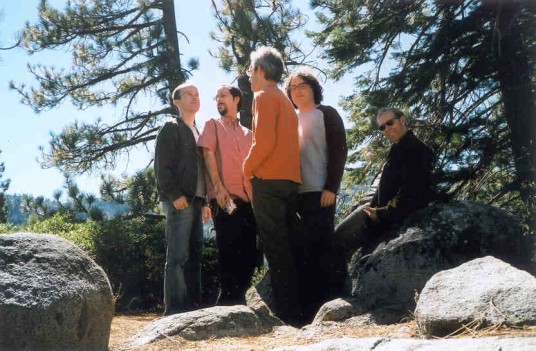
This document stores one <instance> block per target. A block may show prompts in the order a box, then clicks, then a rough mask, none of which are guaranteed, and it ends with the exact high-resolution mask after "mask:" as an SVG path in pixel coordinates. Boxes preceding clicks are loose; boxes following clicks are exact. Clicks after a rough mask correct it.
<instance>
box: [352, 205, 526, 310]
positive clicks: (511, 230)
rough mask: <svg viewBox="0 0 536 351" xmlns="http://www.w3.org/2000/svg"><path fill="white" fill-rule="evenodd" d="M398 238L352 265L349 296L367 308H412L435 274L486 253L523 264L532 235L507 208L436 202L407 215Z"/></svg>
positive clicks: (523, 265)
mask: <svg viewBox="0 0 536 351" xmlns="http://www.w3.org/2000/svg"><path fill="white" fill-rule="evenodd" d="M396 234H397V235H396V238H395V239H393V240H391V241H389V242H387V243H383V244H380V246H379V247H378V248H377V249H376V250H375V251H374V252H373V253H372V254H371V255H370V256H369V257H368V258H365V259H361V260H360V261H357V262H354V263H353V264H352V265H351V267H350V279H351V289H350V290H351V291H350V294H351V295H352V296H353V297H355V298H356V299H358V300H359V301H360V303H361V304H362V306H363V307H364V308H366V309H368V310H372V309H375V308H378V307H386V306H389V307H392V308H394V309H399V310H406V311H412V310H413V309H414V308H415V304H416V303H415V301H416V297H417V295H418V293H420V291H421V290H422V288H423V287H424V285H425V284H426V282H427V281H428V279H430V278H431V277H432V276H433V275H434V274H435V273H437V272H439V271H442V270H445V269H450V268H453V267H456V266H458V265H460V264H462V263H464V262H467V261H470V260H472V259H475V258H479V257H484V256H488V255H491V256H494V257H497V258H499V259H501V260H503V261H505V262H508V263H511V264H513V265H514V266H517V267H522V268H525V267H526V266H527V265H528V264H529V261H530V246H529V245H528V239H527V238H526V237H524V236H523V232H522V230H521V228H520V226H519V225H518V224H517V223H516V221H515V220H514V219H513V218H512V217H511V216H510V215H508V214H507V213H505V212H504V211H502V210H500V209H498V208H495V207H492V206H487V205H483V204H478V203H473V202H457V203H448V204H437V205H433V206H430V207H428V208H425V209H423V210H421V211H418V212H416V213H414V214H413V215H412V216H410V217H408V219H407V220H406V222H405V223H404V224H403V225H402V226H401V228H400V229H399V230H398V231H397V233H396Z"/></svg>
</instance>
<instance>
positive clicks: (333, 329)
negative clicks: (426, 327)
mask: <svg viewBox="0 0 536 351" xmlns="http://www.w3.org/2000/svg"><path fill="white" fill-rule="evenodd" d="M157 317H158V315H156V314H143V315H136V316H123V315H119V316H116V317H115V318H114V319H113V321H112V331H111V337H110V350H111V351H126V350H129V351H130V350H133V351H134V350H135V351H160V350H164V351H165V350H178V349H180V350H181V351H210V350H218V351H253V350H254V351H265V350H271V349H273V348H276V347H281V346H289V345H308V344H314V343H317V342H320V341H322V340H326V339H332V338H340V337H354V338H368V337H389V338H419V337H421V335H420V334H419V331H418V328H417V324H416V323H415V322H414V321H409V322H406V323H400V324H392V325H375V324H371V325H361V324H356V325H352V324H350V325H348V324H344V325H343V324H337V323H326V324H325V325H323V326H322V327H315V328H314V329H312V328H311V327H306V328H304V329H302V330H298V329H295V328H291V327H281V328H276V329H275V330H274V331H273V332H272V333H270V334H266V335H261V336H257V337H242V338H221V339H210V340H202V341H188V340H185V339H183V338H181V337H170V338H166V339H163V340H160V341H157V342H155V343H152V344H150V345H144V346H136V347H131V346H129V340H130V338H131V337H132V336H134V335H135V334H136V333H138V332H139V331H141V330H142V329H143V328H144V327H145V325H147V324H148V323H149V322H150V321H152V320H153V319H155V318H157ZM475 326H476V324H475V325H468V326H466V327H465V328H464V329H463V330H460V331H458V333H457V334H456V336H451V337H456V338H459V337H472V338H479V337H490V336H501V337H518V336H536V327H525V328H517V329H513V328H508V327H505V326H504V325H495V326H490V327H487V328H484V329H476V328H474V327H475Z"/></svg>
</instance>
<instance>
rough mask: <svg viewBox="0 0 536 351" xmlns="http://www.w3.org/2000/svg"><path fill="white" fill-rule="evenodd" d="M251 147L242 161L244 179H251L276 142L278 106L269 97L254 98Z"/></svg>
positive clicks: (274, 100) (263, 95) (262, 94)
mask: <svg viewBox="0 0 536 351" xmlns="http://www.w3.org/2000/svg"><path fill="white" fill-rule="evenodd" d="M253 107H254V109H253V114H254V116H253V121H254V123H255V126H254V128H253V130H254V132H253V145H252V146H251V149H250V150H249V154H248V156H247V157H246V159H245V161H244V166H243V171H244V176H245V177H246V179H249V178H251V177H252V176H253V175H254V173H255V170H257V169H258V168H259V166H260V165H261V164H262V163H263V162H264V160H265V159H267V158H268V156H270V154H271V153H272V152H273V150H274V148H275V143H276V140H277V135H276V133H277V116H278V114H279V104H278V103H277V100H276V99H274V98H271V97H270V96H269V95H267V94H264V93H260V94H257V95H256V96H255V100H254V104H253Z"/></svg>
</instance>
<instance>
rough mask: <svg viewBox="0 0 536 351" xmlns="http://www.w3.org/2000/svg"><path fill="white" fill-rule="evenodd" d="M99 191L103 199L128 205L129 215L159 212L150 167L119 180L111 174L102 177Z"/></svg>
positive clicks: (154, 182)
mask: <svg viewBox="0 0 536 351" xmlns="http://www.w3.org/2000/svg"><path fill="white" fill-rule="evenodd" d="M100 192H101V196H102V199H103V200H107V201H114V202H116V203H119V204H126V205H128V207H129V209H130V215H131V216H134V217H137V216H142V215H148V214H154V213H159V212H160V211H159V207H158V192H157V191H156V181H155V175H154V169H153V168H152V167H149V168H146V169H144V170H141V171H138V172H136V174H134V175H133V176H130V177H124V178H123V179H121V180H120V179H117V178H114V177H112V176H107V177H103V182H102V185H101V190H100Z"/></svg>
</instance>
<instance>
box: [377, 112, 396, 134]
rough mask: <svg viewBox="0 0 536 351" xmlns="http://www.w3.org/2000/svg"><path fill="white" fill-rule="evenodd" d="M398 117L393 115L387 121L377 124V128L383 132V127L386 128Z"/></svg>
mask: <svg viewBox="0 0 536 351" xmlns="http://www.w3.org/2000/svg"><path fill="white" fill-rule="evenodd" d="M399 118H400V117H399V116H394V117H393V118H391V119H390V120H388V121H387V122H385V123H384V124H382V125H381V126H379V127H378V129H379V130H380V131H382V132H383V131H384V130H385V128H387V126H389V127H390V126H392V125H393V124H394V123H395V120H397V119H399Z"/></svg>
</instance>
